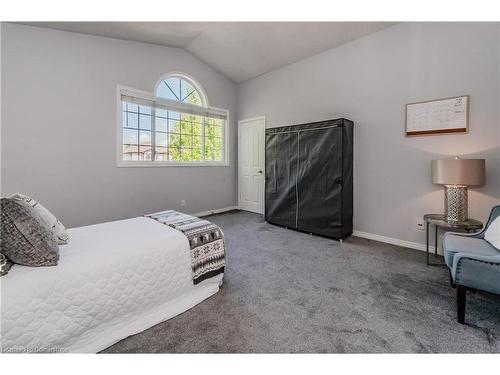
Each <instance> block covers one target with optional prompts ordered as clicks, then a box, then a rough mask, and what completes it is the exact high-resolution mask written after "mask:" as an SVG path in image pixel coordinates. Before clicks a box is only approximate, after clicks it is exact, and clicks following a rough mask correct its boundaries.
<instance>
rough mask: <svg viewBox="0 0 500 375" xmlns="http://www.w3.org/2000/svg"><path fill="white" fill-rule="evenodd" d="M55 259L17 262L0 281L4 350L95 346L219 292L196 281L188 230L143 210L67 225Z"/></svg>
mask: <svg viewBox="0 0 500 375" xmlns="http://www.w3.org/2000/svg"><path fill="white" fill-rule="evenodd" d="M68 232H69V237H70V241H69V243H68V244H67V245H63V246H60V249H59V254H60V258H59V264H58V265H57V266H55V267H36V268H35V267H25V266H18V265H16V266H14V267H13V268H12V269H11V271H10V272H9V274H8V275H7V276H5V277H2V278H1V279H0V283H1V298H0V301H1V304H2V305H1V327H0V330H1V347H2V351H4V352H98V351H100V350H102V349H104V348H106V347H108V346H110V345H112V344H114V343H115V342H117V341H119V340H121V339H123V338H125V337H127V336H129V335H132V334H136V333H138V332H141V331H143V330H145V329H147V328H149V327H151V326H153V325H155V324H157V323H160V322H162V321H165V320H167V319H170V318H172V317H174V316H176V315H178V314H180V313H182V312H184V311H186V310H188V309H190V308H192V307H193V306H195V305H196V304H198V303H200V302H201V301H203V300H205V299H206V298H208V297H210V296H211V295H213V294H215V293H217V291H218V290H219V286H220V285H222V278H223V274H222V273H221V274H218V275H216V276H214V277H211V278H208V279H206V280H203V281H202V282H200V283H199V284H197V285H194V284H193V279H192V274H191V257H190V245H189V242H188V239H187V238H186V236H185V235H184V234H183V233H182V232H180V231H178V230H176V229H173V228H171V227H169V226H167V225H164V224H162V223H160V222H158V221H155V220H152V219H151V218H147V217H138V218H133V219H128V220H121V221H114V222H109V223H103V224H97V225H90V226H85V227H81V228H74V229H69V230H68Z"/></svg>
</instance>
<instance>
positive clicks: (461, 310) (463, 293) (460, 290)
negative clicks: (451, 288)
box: [457, 285, 467, 324]
mask: <svg viewBox="0 0 500 375" xmlns="http://www.w3.org/2000/svg"><path fill="white" fill-rule="evenodd" d="M466 298H467V289H466V288H465V287H464V286H462V285H457V319H458V322H459V323H460V324H465V304H466Z"/></svg>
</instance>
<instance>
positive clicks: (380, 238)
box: [352, 230, 425, 251]
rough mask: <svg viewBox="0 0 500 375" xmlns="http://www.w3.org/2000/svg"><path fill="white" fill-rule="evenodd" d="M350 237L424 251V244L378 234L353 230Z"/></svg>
mask: <svg viewBox="0 0 500 375" xmlns="http://www.w3.org/2000/svg"><path fill="white" fill-rule="evenodd" d="M352 235H353V236H356V237H362V238H366V239H369V240H374V241H379V242H385V243H390V244H391V245H397V246H402V247H408V248H410V249H415V250H421V251H425V244H423V243H418V242H411V241H405V240H400V239H398V238H392V237H386V236H381V235H379V234H373V233H367V232H361V231H359V230H354V231H353V232H352Z"/></svg>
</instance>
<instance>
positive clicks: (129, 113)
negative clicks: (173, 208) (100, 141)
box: [118, 73, 228, 166]
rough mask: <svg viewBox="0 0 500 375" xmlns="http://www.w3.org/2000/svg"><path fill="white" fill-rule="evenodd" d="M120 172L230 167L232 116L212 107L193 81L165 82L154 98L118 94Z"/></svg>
mask: <svg viewBox="0 0 500 375" xmlns="http://www.w3.org/2000/svg"><path fill="white" fill-rule="evenodd" d="M119 94H120V99H121V112H122V116H121V124H120V129H121V136H122V137H121V138H122V139H121V142H120V143H121V144H120V146H121V147H120V148H119V160H118V165H119V166H148V165H151V164H154V165H180V164H182V165H209V164H215V165H220V164H224V165H227V155H228V150H227V149H226V143H227V142H226V139H227V129H226V123H227V116H228V112H227V111H225V110H221V109H216V108H212V107H209V105H208V99H207V96H206V94H205V92H204V90H203V88H202V87H201V86H200V85H199V84H198V83H197V82H196V81H195V80H193V79H191V78H190V77H188V76H186V75H184V74H181V73H172V74H169V75H166V76H164V77H162V78H161V79H160V80H159V81H158V83H157V84H156V86H155V91H154V94H148V93H146V92H141V91H138V90H133V89H128V88H119Z"/></svg>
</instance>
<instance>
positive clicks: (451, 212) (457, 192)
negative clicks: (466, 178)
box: [444, 185, 469, 222]
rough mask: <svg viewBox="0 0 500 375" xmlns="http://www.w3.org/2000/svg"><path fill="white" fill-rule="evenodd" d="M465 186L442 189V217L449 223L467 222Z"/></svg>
mask: <svg viewBox="0 0 500 375" xmlns="http://www.w3.org/2000/svg"><path fill="white" fill-rule="evenodd" d="M467 199H468V194H467V186H458V185H446V186H445V188H444V216H445V220H446V221H449V222H458V221H467V219H468V218H469V212H468V208H467Z"/></svg>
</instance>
